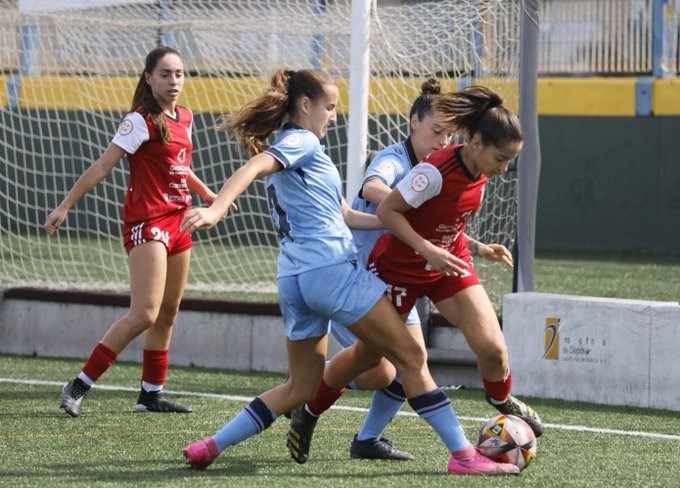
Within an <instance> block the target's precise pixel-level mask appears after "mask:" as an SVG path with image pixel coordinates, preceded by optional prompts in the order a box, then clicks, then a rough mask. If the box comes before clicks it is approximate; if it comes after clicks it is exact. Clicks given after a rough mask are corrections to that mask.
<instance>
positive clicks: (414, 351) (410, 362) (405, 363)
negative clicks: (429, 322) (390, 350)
mask: <svg viewBox="0 0 680 488" xmlns="http://www.w3.org/2000/svg"><path fill="white" fill-rule="evenodd" d="M426 363H427V351H426V350H425V347H424V346H422V345H421V344H419V343H418V342H416V341H415V340H413V341H412V342H411V343H410V344H409V345H408V346H405V347H402V348H400V351H399V353H398V356H397V360H396V361H395V366H396V367H397V369H398V370H399V371H400V372H401V373H402V374H403V373H404V372H405V371H410V370H417V371H420V370H422V369H423V367H424V366H425V364H426Z"/></svg>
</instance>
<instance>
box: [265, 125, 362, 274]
mask: <svg viewBox="0 0 680 488" xmlns="http://www.w3.org/2000/svg"><path fill="white" fill-rule="evenodd" d="M265 152H266V153H267V154H269V155H271V156H273V157H274V158H275V159H276V160H278V161H279V162H280V163H281V164H282V166H283V169H282V170H281V171H278V172H276V173H272V174H270V175H267V176H266V177H265V183H266V185H267V199H268V201H269V210H270V212H271V215H272V219H273V220H274V225H275V226H276V229H277V231H278V234H279V242H280V250H279V257H278V271H277V275H278V276H279V277H282V276H291V275H297V274H300V273H303V272H305V271H309V270H312V269H316V268H321V267H324V266H330V265H333V264H337V263H340V262H345V261H351V260H356V259H358V256H357V251H356V247H355V246H354V242H353V239H352V233H351V232H350V230H349V228H348V227H347V225H346V224H345V220H344V219H343V217H342V203H341V201H342V181H341V180H340V173H339V172H338V170H337V168H336V167H335V165H334V164H333V162H332V161H331V159H330V157H328V155H327V154H326V153H325V152H324V146H322V145H321V143H320V141H319V139H318V138H317V137H316V135H314V134H313V133H312V132H310V131H308V130H305V129H302V128H300V127H297V126H296V125H294V124H286V125H284V127H283V129H282V130H281V132H280V133H279V134H278V135H277V137H276V139H275V141H274V143H273V144H272V145H271V146H270V147H268V148H267V149H266V150H265Z"/></svg>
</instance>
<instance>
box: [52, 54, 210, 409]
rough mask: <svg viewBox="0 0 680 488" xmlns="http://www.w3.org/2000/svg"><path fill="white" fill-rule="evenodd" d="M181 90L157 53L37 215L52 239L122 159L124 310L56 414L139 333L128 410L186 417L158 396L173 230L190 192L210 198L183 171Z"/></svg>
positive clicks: (187, 159) (186, 120) (182, 260)
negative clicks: (120, 109) (114, 121)
mask: <svg viewBox="0 0 680 488" xmlns="http://www.w3.org/2000/svg"><path fill="white" fill-rule="evenodd" d="M183 86H184V65H183V62H182V58H181V56H180V54H179V52H178V51H176V50H175V49H172V48H169V47H164V46H162V47H157V48H155V49H154V50H152V51H151V52H150V53H149V54H148V55H147V57H146V64H145V67H144V71H143V73H142V75H141V76H140V78H139V82H138V83H137V88H136V90H135V93H134V96H133V98H132V108H131V110H130V112H129V113H128V114H126V115H125V117H124V118H123V120H122V121H121V123H120V125H119V127H118V131H117V132H116V135H115V136H114V137H113V140H112V142H111V144H110V145H109V146H108V148H107V149H106V150H105V151H104V153H103V154H102V155H101V156H100V157H99V159H97V160H96V161H95V162H94V163H93V164H92V165H91V166H90V167H89V168H87V169H86V170H85V172H84V173H83V174H82V175H81V176H80V178H78V180H77V181H76V183H75V184H74V185H73V188H71V190H70V191H69V193H68V194H67V195H66V197H65V198H64V200H63V201H62V202H61V204H60V205H59V206H58V207H57V208H56V209H55V210H54V211H53V212H52V213H50V214H49V216H48V217H47V220H46V221H45V225H44V227H45V230H46V231H47V233H48V234H49V235H53V234H54V233H55V232H56V231H57V230H58V229H59V227H60V226H61V224H62V223H63V222H64V220H66V215H67V213H68V210H69V209H70V208H71V207H72V206H73V205H74V204H75V203H76V202H77V201H78V200H79V199H80V198H82V197H83V196H84V195H85V194H86V193H87V192H89V191H90V190H91V189H92V188H94V186H95V185H96V184H97V183H99V181H101V180H102V179H103V178H105V177H106V176H107V175H108V174H109V173H110V172H111V170H112V169H113V167H114V166H115V165H116V164H117V163H118V161H119V160H120V159H121V158H122V157H123V156H124V155H126V154H127V158H128V163H129V167H130V180H129V185H128V189H127V192H126V194H125V201H124V203H123V243H124V245H125V249H126V250H127V253H128V258H129V263H130V264H129V267H130V295H131V301H130V310H129V312H128V313H127V315H125V316H124V317H122V318H121V319H120V320H118V321H117V322H116V323H114V324H113V325H111V327H110V328H109V329H108V331H107V332H106V334H104V337H103V338H102V339H101V342H99V343H98V344H97V345H96V346H95V348H94V349H93V350H92V352H91V353H90V356H89V358H88V359H87V361H86V362H85V364H84V366H83V369H82V371H81V372H80V373H79V374H78V376H77V377H76V378H75V379H74V380H72V381H70V382H68V383H67V384H66V385H65V386H64V388H63V390H62V393H61V404H60V406H61V408H63V409H64V410H65V411H66V413H68V414H69V415H71V416H72V417H77V416H78V415H80V412H81V409H82V403H83V400H84V398H85V396H86V395H87V393H88V391H89V390H90V387H91V386H92V384H93V383H94V382H96V381H97V380H98V379H99V377H100V376H101V375H102V374H103V373H104V372H105V371H106V370H107V369H108V368H109V366H110V365H111V364H112V363H113V361H115V359H116V358H117V357H118V355H119V354H120V353H121V352H122V351H123V349H125V347H126V346H127V345H128V344H129V343H130V342H131V341H132V340H133V339H134V338H135V337H137V336H138V335H140V334H141V333H144V341H143V347H144V354H143V363H142V388H141V392H140V394H139V398H138V400H137V405H136V406H135V410H136V411H138V412H191V410H192V409H191V407H190V406H187V405H181V404H178V403H174V402H171V401H170V400H168V399H166V398H164V397H163V396H161V395H160V392H161V390H162V388H163V384H164V383H165V376H166V372H167V369H168V348H169V346H170V338H171V336H172V325H173V323H174V321H175V317H176V316H177V311H178V309H179V303H180V300H181V298H182V294H183V292H184V287H185V284H186V280H187V275H188V271H189V260H190V256H191V244H192V241H191V235H190V234H189V232H187V231H181V230H180V223H181V221H182V217H183V216H184V214H185V213H186V210H187V208H188V207H189V206H190V205H191V194H190V191H193V192H195V193H197V194H198V195H199V196H200V197H201V198H202V199H203V200H205V201H206V202H208V203H210V202H212V201H213V200H214V199H215V193H214V192H212V191H211V190H210V189H209V188H208V187H207V186H206V185H205V184H204V183H203V182H202V181H201V180H200V179H199V178H198V177H197V176H196V175H195V174H194V172H193V171H192V170H191V167H190V166H191V150H192V143H191V129H192V123H193V114H192V113H191V111H190V110H189V109H187V108H185V107H182V106H179V105H177V99H178V98H179V96H180V94H181V93H182V87H183Z"/></svg>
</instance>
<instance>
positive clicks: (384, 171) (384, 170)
mask: <svg viewBox="0 0 680 488" xmlns="http://www.w3.org/2000/svg"><path fill="white" fill-rule="evenodd" d="M395 165H396V163H395V162H394V161H392V160H390V159H388V160H385V161H381V162H380V164H379V165H378V167H377V168H376V171H377V172H378V173H380V174H381V175H383V176H384V177H385V179H386V180H391V179H393V178H394V173H395V169H394V167H395Z"/></svg>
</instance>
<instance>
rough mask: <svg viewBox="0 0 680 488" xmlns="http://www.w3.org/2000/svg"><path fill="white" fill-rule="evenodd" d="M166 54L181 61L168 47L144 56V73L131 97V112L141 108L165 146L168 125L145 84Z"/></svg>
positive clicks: (168, 135) (168, 134) (161, 110)
mask: <svg viewBox="0 0 680 488" xmlns="http://www.w3.org/2000/svg"><path fill="white" fill-rule="evenodd" d="M166 54H176V55H177V56H179V58H180V59H182V55H181V54H180V53H179V51H177V50H176V49H173V48H171V47H168V46H159V47H157V48H155V49H153V50H152V51H151V52H149V54H147V55H146V61H145V62H144V71H142V74H141V76H140V77H139V81H138V82H137V88H135V94H134V95H133V96H132V107H131V108H130V110H131V111H134V110H136V109H137V108H138V107H141V108H142V110H143V111H144V112H145V114H146V117H147V118H148V119H151V121H152V122H153V125H154V127H156V131H157V132H158V137H159V139H160V140H161V141H162V142H163V144H166V143H167V142H168V141H170V131H169V130H168V123H167V122H166V120H165V114H164V113H163V109H162V108H161V106H160V105H159V103H158V100H156V98H155V97H154V96H153V92H152V91H151V87H150V86H149V84H148V83H147V82H146V75H147V74H149V75H150V74H151V73H153V70H154V69H156V65H158V61H160V60H161V59H162V58H163V57H164V56H165V55H166Z"/></svg>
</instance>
